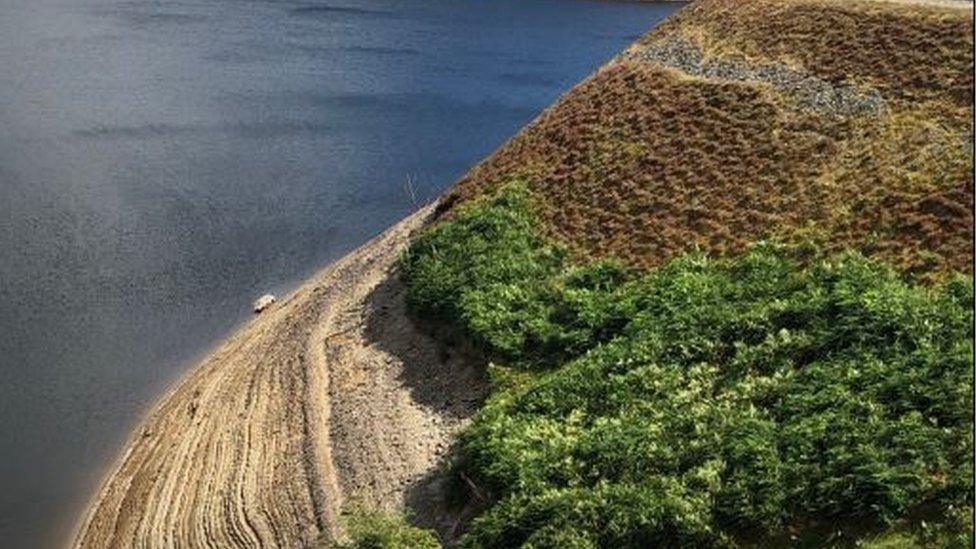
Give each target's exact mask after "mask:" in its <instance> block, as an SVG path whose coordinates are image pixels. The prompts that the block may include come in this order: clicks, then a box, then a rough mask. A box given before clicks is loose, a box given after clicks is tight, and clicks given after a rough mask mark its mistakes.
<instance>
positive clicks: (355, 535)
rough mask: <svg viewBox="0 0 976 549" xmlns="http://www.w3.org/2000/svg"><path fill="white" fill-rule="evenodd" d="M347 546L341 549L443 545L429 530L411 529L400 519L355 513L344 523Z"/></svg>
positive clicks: (408, 548)
mask: <svg viewBox="0 0 976 549" xmlns="http://www.w3.org/2000/svg"><path fill="white" fill-rule="evenodd" d="M345 527H346V534H347V535H348V536H349V542H348V543H342V544H338V547H339V548H340V549H438V548H439V547H440V546H441V544H440V543H439V542H438V541H437V537H436V536H435V535H434V533H433V532H432V531H430V530H424V529H421V528H416V527H414V526H410V525H409V524H408V523H407V521H406V520H405V519H404V518H403V517H402V516H399V515H390V514H386V513H382V512H380V511H372V510H365V509H356V510H355V511H353V512H352V513H350V514H349V515H348V516H347V517H346V519H345Z"/></svg>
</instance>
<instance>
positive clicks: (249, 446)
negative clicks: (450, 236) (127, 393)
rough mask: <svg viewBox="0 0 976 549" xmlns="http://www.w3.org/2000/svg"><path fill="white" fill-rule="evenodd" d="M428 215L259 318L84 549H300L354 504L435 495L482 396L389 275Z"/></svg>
mask: <svg viewBox="0 0 976 549" xmlns="http://www.w3.org/2000/svg"><path fill="white" fill-rule="evenodd" d="M429 211H430V210H429V209H425V210H421V211H419V212H417V213H416V214H414V215H412V216H410V217H408V218H406V219H405V220H403V221H401V222H400V223H398V224H397V225H395V226H394V227H392V228H391V229H389V230H388V231H387V232H385V233H384V234H382V235H381V236H379V237H377V238H376V239H374V240H373V241H371V242H369V243H368V244H366V245H365V246H363V247H362V248H360V249H358V250H357V251H355V252H353V253H352V254H350V255H349V256H347V257H345V258H343V259H342V260H340V261H339V262H337V263H335V264H334V265H332V266H331V267H329V268H327V269H326V270H324V271H322V272H321V273H319V274H318V275H316V276H315V277H313V278H312V279H311V280H310V281H308V282H307V283H305V284H304V285H303V286H302V287H301V288H299V289H298V290H297V291H295V292H294V293H293V294H292V295H291V296H289V297H288V298H287V299H285V300H283V301H282V302H281V303H280V304H278V305H276V306H274V307H272V308H271V309H270V310H268V311H267V312H265V313H264V314H262V315H260V316H259V317H256V318H255V319H253V320H252V321H251V322H250V323H248V324H247V325H246V326H245V327H243V328H242V329H240V330H239V331H238V332H237V333H236V334H235V335H233V336H232V337H231V338H230V339H229V340H227V341H226V342H225V343H223V344H222V345H221V346H220V347H219V348H218V349H217V350H216V351H215V352H214V353H213V354H212V355H211V356H210V357H209V358H207V359H206V360H205V361H204V362H203V363H202V364H200V365H199V366H198V367H197V368H196V369H195V370H193V371H192V372H191V373H190V374H188V375H187V376H186V378H184V379H183V380H182V381H181V382H180V383H179V384H178V385H176V386H175V387H174V388H173V389H172V390H171V391H170V392H169V393H168V394H167V395H165V396H164V397H163V398H162V399H161V401H160V402H159V404H158V405H157V406H156V407H155V409H154V410H152V412H150V414H149V415H148V417H147V418H146V419H145V421H144V422H143V423H142V425H141V426H140V427H139V428H138V430H137V431H136V432H135V433H134V434H133V435H132V438H131V440H130V441H129V443H128V445H127V447H126V448H125V450H124V452H123V454H122V455H121V457H120V458H119V461H118V463H117V464H116V466H115V469H114V470H113V472H112V473H111V474H110V476H109V477H108V479H107V480H106V482H105V484H104V486H103V487H102V489H101V490H100V492H99V494H98V496H97V498H96V499H95V500H94V501H93V502H92V504H91V507H90V508H89V511H88V514H87V516H86V518H85V520H84V522H83V524H82V525H81V527H80V529H79V531H78V535H77V538H76V541H75V546H76V547H176V546H179V547H302V546H311V545H317V544H319V543H320V542H321V541H323V540H324V539H326V538H327V537H329V536H331V535H334V534H335V533H336V524H337V517H338V515H339V513H340V512H341V510H342V509H343V506H344V504H346V503H352V502H358V503H363V504H368V505H371V506H379V507H385V508H394V507H399V506H401V505H403V504H405V503H409V504H410V505H412V506H414V507H416V508H417V509H418V513H419V514H420V515H422V516H423V517H426V519H427V520H428V522H431V523H434V522H436V520H437V516H438V513H437V509H438V502H437V501H436V497H435V498H434V499H431V498H429V497H427V494H430V493H436V491H433V492H432V491H431V490H429V486H430V484H431V483H432V482H436V469H437V466H438V464H439V463H440V461H441V458H442V457H443V455H444V454H445V453H446V451H447V449H448V447H449V443H450V440H451V438H452V435H453V434H454V433H455V431H456V430H457V429H458V428H459V427H460V426H461V425H462V424H463V422H464V420H465V419H466V418H467V417H468V416H469V415H470V413H471V411H473V409H474V407H475V405H476V402H475V399H476V398H477V395H479V394H481V393H482V392H483V383H482V381H481V380H480V379H479V378H478V374H477V372H476V371H475V370H473V369H471V368H464V367H460V368H458V367H457V366H458V365H457V364H456V362H457V361H458V360H459V359H458V358H457V357H450V356H449V355H447V354H446V353H444V352H442V351H441V350H440V349H438V348H437V347H436V345H435V344H434V343H433V341H432V340H430V339H429V338H428V337H427V336H425V335H423V334H420V333H418V332H417V331H416V330H415V328H414V327H413V325H412V324H411V323H410V322H409V321H408V320H407V319H406V317H405V314H404V311H403V306H402V300H400V296H399V286H398V284H399V283H398V282H397V281H396V278H395V277H392V278H391V277H389V275H390V272H391V269H392V268H393V267H394V265H395V263H396V259H397V257H398V255H399V253H400V250H401V249H402V247H403V246H404V244H405V243H406V241H407V238H408V236H409V234H410V233H411V231H413V230H414V229H416V228H417V227H419V226H420V225H421V224H422V223H423V221H424V220H425V218H426V217H427V216H428V214H429Z"/></svg>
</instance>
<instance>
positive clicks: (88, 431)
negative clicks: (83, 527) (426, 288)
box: [0, 0, 675, 547]
mask: <svg viewBox="0 0 976 549" xmlns="http://www.w3.org/2000/svg"><path fill="white" fill-rule="evenodd" d="M674 9H675V7H674V5H666V4H654V3H650V4H636V3H611V2H594V1H579V0H492V1H487V0H485V1H475V0H402V1H395V0H334V1H333V0H330V1H328V2H325V1H309V2H273V1H256V0H233V1H229V0H205V1H204V0H189V1H187V0H167V1H142V0H133V1H117V0H104V1H98V0H62V1H60V2H52V1H50V0H0V437H2V438H0V545H2V546H4V547H35V546H50V545H59V544H63V543H65V542H66V540H67V537H68V535H69V533H70V528H71V527H72V525H73V523H74V522H75V520H76V519H77V515H78V512H79V509H80V506H81V505H82V504H83V503H84V501H85V499H87V498H88V497H89V496H90V494H91V492H92V491H93V490H94V488H95V486H96V484H97V482H98V481H99V479H100V477H101V475H102V474H103V473H104V467H105V464H106V463H108V462H109V461H110V460H111V459H112V457H113V455H114V452H115V451H117V450H118V448H119V447H120V445H121V443H122V442H123V441H124V439H125V437H126V435H127V433H128V431H129V429H130V428H131V427H132V426H133V423H134V422H135V421H136V420H137V419H138V417H139V414H140V413H141V411H142V410H144V409H145V407H146V406H147V405H148V404H149V403H150V402H152V400H153V399H154V398H155V397H156V396H157V395H158V393H159V392H160V391H161V389H162V388H163V387H165V385H166V384H167V383H168V382H170V381H172V380H173V379H175V378H176V377H178V376H179V375H180V374H181V373H183V372H185V371H186V369H187V368H188V367H189V366H190V365H192V362H193V360H195V359H196V358H198V357H199V356H200V355H201V353H203V352H205V351H206V349H207V348H208V347H210V346H211V345H213V344H214V342H215V341H217V340H218V339H219V338H220V337H222V336H224V335H226V334H227V333H228V332H229V331H230V330H231V329H232V328H233V327H234V326H235V325H236V324H238V323H240V322H241V321H242V320H243V319H244V318H246V317H247V315H248V305H249V303H250V301H251V300H252V299H253V298H254V297H255V296H257V295H258V294H260V293H264V292H265V291H268V290H272V291H275V290H277V291H279V292H280V291H282V290H284V289H286V288H288V287H290V286H291V285H293V284H294V283H295V282H296V281H298V280H300V279H301V278H303V277H305V276H307V275H308V274H310V273H312V272H313V271H315V270H316V269H318V268H320V267H322V266H323V265H324V264H326V263H327V262H329V261H330V260H333V259H335V258H337V257H339V256H341V255H343V254H344V253H345V252H347V251H349V250H351V249H353V248H354V247H356V246H357V245H359V244H361V243H362V242H364V241H365V240H366V239H367V238H369V237H370V236H372V235H374V234H376V233H377V232H379V231H380V230H382V229H383V228H385V227H386V226H388V225H389V224H391V223H392V222H394V221H396V220H397V219H398V218H400V217H402V216H403V215H404V214H406V213H407V212H408V211H410V210H411V208H412V204H411V200H410V198H409V197H408V195H407V193H405V192H404V182H405V180H406V179H407V178H408V177H410V178H411V179H412V180H413V181H414V183H415V186H416V190H417V193H418V194H419V195H420V197H421V198H425V197H432V196H435V195H436V194H437V193H438V192H439V191H441V190H442V189H443V188H444V187H446V186H447V185H449V184H450V182H451V181H452V180H453V179H455V178H456V177H457V176H459V175H460V174H461V173H463V172H464V171H465V169H466V168H468V167H469V166H470V165H471V164H473V163H474V162H476V161H477V160H478V159H480V158H482V157H483V156H485V155H486V154H487V153H489V152H490V151H491V150H492V149H494V148H495V147H496V146H498V145H499V144H500V143H501V142H502V141H503V140H504V139H505V138H507V137H508V136H510V135H511V134H513V133H514V132H515V131H516V130H517V129H518V128H519V126H521V125H522V124H524V123H525V122H527V121H528V120H530V119H531V118H532V117H533V116H534V115H535V114H537V113H538V112H539V111H540V110H541V109H542V108H543V107H544V106H546V105H547V104H549V103H551V102H552V101H553V100H554V99H556V98H557V97H558V95H559V94H560V93H562V92H564V91H566V90H567V89H569V87H570V86H571V85H572V84H573V83H575V82H576V81H578V80H579V79H581V78H582V77H584V76H585V75H587V74H588V73H590V72H591V71H592V70H593V69H594V68H595V67H597V66H598V65H600V64H601V63H602V62H604V61H605V60H607V59H608V58H609V57H610V56H611V55H612V54H613V53H614V52H616V51H617V50H619V49H620V48H622V47H623V46H624V45H626V44H627V43H628V42H630V41H632V40H633V39H634V38H635V37H636V36H637V35H638V34H639V33H641V32H643V31H645V30H647V29H648V28H650V27H651V26H653V25H654V23H655V22H657V21H659V20H660V19H661V18H663V17H664V16H665V15H666V14H668V13H670V12H671V11H673V10H674Z"/></svg>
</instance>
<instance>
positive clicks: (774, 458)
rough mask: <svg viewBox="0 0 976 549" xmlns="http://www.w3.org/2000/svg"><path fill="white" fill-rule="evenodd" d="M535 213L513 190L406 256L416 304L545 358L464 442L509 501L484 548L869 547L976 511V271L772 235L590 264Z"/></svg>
mask: <svg viewBox="0 0 976 549" xmlns="http://www.w3.org/2000/svg"><path fill="white" fill-rule="evenodd" d="M534 215H535V214H534V211H533V209H532V203H531V200H530V198H529V195H528V193H527V192H526V191H525V190H524V188H523V187H520V186H518V185H515V186H511V187H509V188H508V189H507V190H506V191H504V192H503V193H502V194H501V195H500V196H499V197H497V198H494V199H491V200H487V201H483V202H481V203H476V204H474V205H472V206H468V207H467V208H466V209H464V210H463V211H461V212H460V213H459V214H458V215H457V216H456V217H455V218H454V219H452V220H450V221H447V222H444V223H441V224H440V225H438V226H437V227H435V228H434V229H433V230H431V231H429V232H427V233H425V234H424V235H422V236H421V237H420V238H418V239H417V240H416V241H415V243H414V244H413V245H412V246H411V248H410V250H409V251H408V252H407V254H406V255H405V258H404V272H405V275H406V277H407V280H408V283H409V291H408V300H409V304H410V306H411V309H412V310H413V311H414V312H415V313H416V314H419V315H424V316H434V317H436V318H438V319H440V320H441V321H444V322H447V323H450V324H452V325H455V326H460V327H461V328H462V329H463V330H464V331H465V333H467V334H468V335H469V336H470V337H472V338H473V339H474V340H475V341H477V342H479V343H481V344H482V345H483V346H485V348H486V349H487V350H488V351H489V352H491V353H493V354H494V355H495V357H496V358H497V359H498V360H500V361H503V362H505V363H507V365H508V366H509V367H511V368H515V369H516V370H518V369H522V370H527V371H533V372H536V374H535V375H534V376H532V377H531V378H530V379H529V381H527V382H522V383H517V384H512V385H511V386H510V387H503V388H499V389H498V390H497V391H496V392H495V393H494V394H493V396H492V397H491V398H490V399H489V401H488V403H487V404H486V406H485V407H484V409H483V410H482V411H481V412H480V413H479V414H478V415H477V416H476V418H475V421H474V422H473V424H472V425H471V427H470V428H469V429H468V430H467V431H466V433H465V434H464V436H463V437H462V459H463V461H462V467H464V468H465V469H466V470H467V472H468V475H469V476H470V477H471V478H472V479H474V481H475V482H476V483H477V484H478V485H479V486H480V487H482V488H483V489H485V490H487V491H488V492H489V493H490V494H491V496H492V499H493V501H494V502H495V503H494V505H492V506H491V507H490V508H489V509H488V510H487V511H486V512H485V513H484V514H483V515H482V516H480V517H479V518H477V519H476V520H475V521H474V523H473V524H472V526H471V529H470V532H469V533H468V534H467V535H466V537H465V538H464V540H463V544H464V545H465V546H466V547H472V548H473V547H518V546H523V547H645V546H656V545H664V546H689V547H691V546H695V547H699V546H742V545H755V544H759V545H764V544H768V543H772V542H773V541H774V540H781V541H782V540H784V539H786V540H789V539H791V537H796V536H801V537H802V536H804V535H806V534H805V533H815V532H821V531H824V532H827V534H825V535H829V539H831V540H834V541H836V540H845V539H846V540H848V541H851V540H855V539H867V538H865V537H864V536H867V535H869V534H870V535H876V533H877V532H879V531H884V530H886V529H890V528H892V527H894V526H896V525H897V524H900V523H901V522H899V521H902V522H903V521H904V520H907V518H908V517H910V516H912V515H913V514H915V513H917V512H918V511H919V510H920V509H933V508H934V509H936V510H937V513H936V514H937V515H938V516H946V514H947V513H948V510H950V509H965V510H970V511H971V508H972V505H973V501H972V499H973V497H972V494H973V477H972V470H971V456H972V453H973V431H972V422H973V415H972V410H973V399H972V386H973V369H972V365H973V341H972V326H973V311H972V302H973V287H972V284H971V282H969V281H968V280H964V279H962V278H957V279H953V280H951V281H949V282H948V283H945V284H943V285H940V286H937V287H926V286H922V285H917V284H914V283H911V282H910V281H906V280H904V279H903V278H901V277H900V276H899V275H898V274H897V273H896V272H894V271H893V270H891V269H890V268H888V267H886V266H884V265H881V264H878V263H876V262H873V261H869V260H867V259H865V258H863V257H861V256H859V255H856V254H847V255H841V256H838V257H834V258H831V259H829V260H824V261H820V262H818V263H815V264H812V265H807V266H801V265H798V264H797V263H795V262H794V261H793V260H792V259H791V258H790V256H789V254H787V253H785V252H784V251H783V250H781V249H778V248H777V247H775V246H770V245H759V246H756V247H754V249H753V250H751V251H750V252H748V253H747V254H745V255H744V256H741V257H738V258H734V259H728V260H711V259H709V258H706V257H704V256H701V255H698V254H691V255H687V256H684V257H681V258H678V259H675V260H673V261H671V262H669V263H668V264H666V265H665V266H663V267H661V268H659V269H657V270H655V271H654V272H652V273H646V274H643V275H638V274H636V273H633V272H629V271H628V270H626V269H624V268H622V267H620V266H619V265H616V264H614V263H612V262H600V263H596V264H592V265H588V266H582V267H579V266H573V265H571V264H570V263H569V262H568V260H567V255H566V253H565V252H564V251H563V250H562V249H561V248H559V247H558V246H556V245H554V244H552V243H551V242H548V241H547V240H546V239H545V238H544V237H543V236H542V235H541V233H540V231H539V229H538V227H537V225H536V222H535V219H536V218H535V216H534ZM872 531H873V532H874V533H871V532H872ZM966 536H970V534H966ZM824 539H826V538H824ZM912 539H915V538H912ZM821 541H823V540H821Z"/></svg>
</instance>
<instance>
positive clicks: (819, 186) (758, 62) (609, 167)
mask: <svg viewBox="0 0 976 549" xmlns="http://www.w3.org/2000/svg"><path fill="white" fill-rule="evenodd" d="M972 35H973V21H972V16H971V13H970V12H969V11H968V10H959V9H948V8H934V7H919V6H910V5H899V4H889V3H881V2H857V1H844V2H841V1H836V2H832V1H822V0H791V1H785V0H748V1H745V2H741V1H738V0H702V1H699V2H696V3H694V4H693V5H691V6H689V7H688V8H686V9H685V10H683V11H682V12H681V13H680V14H679V15H678V16H677V17H674V18H672V19H671V20H670V21H669V22H667V23H665V24H664V25H663V26H661V27H660V28H658V29H656V30H655V31H653V32H651V33H649V34H648V35H646V36H644V37H642V38H641V39H640V40H639V41H638V43H637V44H635V45H634V46H633V47H631V48H630V49H628V50H627V51H626V52H624V53H623V54H622V55H620V56H619V57H618V59H617V60H615V62H613V63H611V64H610V65H609V66H607V67H605V68H604V69H602V70H600V71H599V72H598V73H597V74H596V75H594V76H593V77H591V78H589V79H588V80H586V81H585V82H583V83H582V84H580V85H579V86H578V87H576V88H575V89H574V90H573V91H572V92H570V93H569V94H568V95H567V96H566V97H564V98H563V99H562V100H561V101H559V102H558V103H557V104H556V105H554V106H553V107H552V108H550V109H549V110H547V111H546V112H545V113H544V114H543V115H542V116H541V117H540V118H539V119H538V120H536V121H535V122H534V123H533V124H531V125H529V126H528V127H527V128H525V129H524V130H523V131H522V132H520V133H519V134H518V135H517V136H516V137H515V138H514V139H512V140H511V141H510V142H509V143H507V144H506V145H505V146H503V147H502V148H501V149H500V150H499V151H497V152H496V153H495V154H493V155H492V156H490V157H489V158H488V159H487V160H485V161H484V162H482V163H481V164H480V165H479V166H477V167H476V168H475V169H473V170H472V171H471V172H470V173H469V174H468V175H466V176H465V177H464V178H462V179H461V181H460V182H459V183H458V184H457V186H456V187H455V188H454V189H453V191H452V192H451V194H450V195H449V197H448V199H447V200H446V201H445V202H444V208H443V210H444V211H445V212H449V211H450V210H451V209H452V208H454V207H455V206H456V205H457V204H460V203H463V202H464V201H467V200H469V199H471V198H473V197H476V196H478V195H481V194H483V193H486V192H490V191H491V190H492V189H494V188H497V186H498V185H499V184H500V183H501V182H502V181H504V180H505V178H506V177H510V176H513V175H517V176H519V177H522V178H523V179H524V180H526V181H528V182H529V184H530V188H531V190H532V192H533V194H534V195H535V196H536V197H537V198H538V200H539V202H540V203H541V204H542V206H543V211H542V216H543V218H544V220H545V229H546V231H547V233H548V234H549V235H551V236H552V237H554V238H556V239H557V240H559V241H561V242H564V243H565V244H566V245H568V246H569V247H570V248H571V249H572V250H573V252H574V253H576V254H577V255H578V256H579V257H582V258H595V257H604V256H615V257H618V258H621V259H623V260H625V261H627V262H628V263H629V264H632V265H639V266H643V267H653V266H655V265H658V264H660V263H661V262H662V261H664V260H666V259H667V258H669V257H672V256H674V255H675V254H678V253H681V252H683V251H688V250H691V249H700V250H706V251H709V252H714V253H717V254H728V253H735V252H741V251H742V250H743V249H745V248H746V247H747V246H748V245H749V244H750V243H751V242H754V241H755V240H757V239H760V238H771V237H775V238H778V239H780V240H782V241H785V242H789V243H795V244H814V245H817V246H819V247H820V248H822V249H823V250H825V251H828V252H831V251H834V252H836V251H841V250H846V249H851V248H853V249H857V250H860V251H862V252H863V253H865V254H866V255H868V256H873V257H880V258H882V259H884V260H887V261H890V262H891V263H893V264H895V265H897V266H898V267H899V268H900V269H903V270H906V271H911V272H918V273H922V274H930V275H937V274H938V273H945V272H948V271H951V270H961V271H966V272H969V271H971V270H972V263H973V261H972V260H973V256H972V250H971V241H972V238H973V233H972V222H973V219H972V205H973V203H972V199H973V178H972V166H973V164H972V158H973V155H972V142H973V139H972V135H973V129H972V118H973V112H972V107H971V105H972V98H973V95H972V94H973V91H972V90H973V82H972V73H973V57H972V48H973V42H972Z"/></svg>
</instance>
